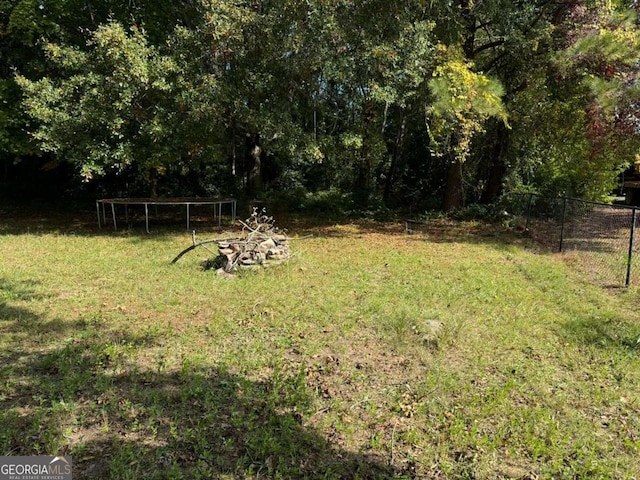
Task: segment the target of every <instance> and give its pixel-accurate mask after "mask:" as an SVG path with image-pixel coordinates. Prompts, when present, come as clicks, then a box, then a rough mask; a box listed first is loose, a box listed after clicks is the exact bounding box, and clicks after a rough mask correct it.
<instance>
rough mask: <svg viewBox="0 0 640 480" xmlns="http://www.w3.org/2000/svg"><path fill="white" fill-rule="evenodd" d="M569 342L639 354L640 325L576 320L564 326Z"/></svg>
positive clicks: (590, 319)
mask: <svg viewBox="0 0 640 480" xmlns="http://www.w3.org/2000/svg"><path fill="white" fill-rule="evenodd" d="M564 328H565V333H566V336H567V338H568V339H569V340H572V341H575V342H578V343H581V344H584V345H592V346H596V347H600V348H616V349H623V350H629V351H633V352H636V353H638V354H640V324H637V323H631V322H628V321H625V320H622V319H617V318H587V319H577V320H573V321H571V322H568V323H566V324H565V325H564Z"/></svg>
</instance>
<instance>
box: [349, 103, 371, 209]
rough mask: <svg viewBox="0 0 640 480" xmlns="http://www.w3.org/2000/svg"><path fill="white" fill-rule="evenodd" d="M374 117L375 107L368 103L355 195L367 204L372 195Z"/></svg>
mask: <svg viewBox="0 0 640 480" xmlns="http://www.w3.org/2000/svg"><path fill="white" fill-rule="evenodd" d="M373 117H374V106H373V105H372V104H371V103H370V102H366V104H365V107H364V112H363V125H362V147H361V148H360V159H359V160H360V161H359V165H358V166H357V171H356V179H355V185H354V189H353V190H354V194H355V199H356V202H358V203H360V204H365V203H366V202H367V201H368V199H369V195H370V194H371V170H372V168H371V141H372V139H371V136H372V135H371V131H370V130H371V128H372V127H371V123H372V122H373Z"/></svg>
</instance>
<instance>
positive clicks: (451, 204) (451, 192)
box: [442, 159, 464, 212]
mask: <svg viewBox="0 0 640 480" xmlns="http://www.w3.org/2000/svg"><path fill="white" fill-rule="evenodd" d="M462 207H464V188H463V185H462V162H460V160H458V159H454V160H453V162H452V163H451V165H450V166H449V171H448V172H447V186H446V188H445V191H444V202H443V204H442V209H443V210H444V211H445V212H450V211H451V210H455V209H456V208H462Z"/></svg>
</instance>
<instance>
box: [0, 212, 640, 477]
mask: <svg viewBox="0 0 640 480" xmlns="http://www.w3.org/2000/svg"><path fill="white" fill-rule="evenodd" d="M9 222H10V224H9ZM90 222H91V220H90V219H86V220H85V219H82V218H81V219H76V220H75V221H74V220H70V221H69V222H67V223H60V220H58V224H57V226H56V227H55V228H53V227H52V223H51V222H48V221H47V219H46V218H43V219H36V220H34V219H33V218H30V219H24V220H22V219H20V218H18V219H16V218H14V219H12V220H11V221H9V220H7V221H5V223H4V224H2V225H0V234H2V235H1V236H0V252H2V261H1V262H0V333H1V335H0V381H1V383H0V425H2V426H3V428H2V429H0V454H12V455H35V454H54V453H65V454H69V455H72V456H73V458H74V464H75V472H74V473H75V474H76V475H77V477H78V478H96V479H102V478H118V479H120V478H122V479H126V478H131V479H134V478H189V479H191V478H336V479H337V478H372V479H373V478H434V479H436V478H437V479H444V478H451V479H459V478H474V479H494V478H504V479H506V478H520V479H526V478H567V479H569V478H571V479H574V478H616V479H618V478H637V477H638V476H640V467H639V466H638V460H637V459H638V455H639V454H640V395H639V394H640V358H639V354H640V345H639V342H638V340H640V323H638V315H637V301H638V290H636V289H631V290H629V291H624V292H621V293H617V294H615V295H612V294H611V293H607V292H605V291H603V290H601V289H599V288H597V287H595V286H592V285H591V284H589V283H587V282H586V281H585V280H584V279H583V278H581V275H580V274H579V273H578V272H575V271H574V270H572V268H571V266H570V265H568V264H567V263H566V262H564V261H563V259H562V257H559V256H556V255H553V254H547V253H541V252H536V251H534V250H533V249H531V248H528V247H527V245H526V244H525V243H523V242H521V241H520V240H519V239H517V238H516V237H512V236H510V235H509V234H508V233H506V232H501V231H496V230H495V229H493V228H492V227H487V226H483V225H481V224H475V223H445V222H433V223H431V224H430V225H428V226H427V228H425V229H423V231H421V232H418V233H416V234H414V235H407V234H405V230H404V225H390V224H389V225H379V224H364V223H363V224H353V225H332V226H313V227H311V226H309V225H308V224H301V223H296V222H295V221H294V220H293V219H292V220H290V223H288V224H287V225H286V226H288V227H289V230H290V231H289V233H290V234H294V233H299V234H300V235H301V236H302V235H305V234H313V237H311V238H306V239H300V240H297V241H296V240H294V241H293V251H294V253H295V256H294V258H293V259H292V260H291V261H290V262H288V263H287V264H285V265H281V266H278V267H274V268H271V269H269V270H266V271H259V272H250V273H246V274H243V275H239V276H238V277H237V278H234V279H232V280H228V279H224V278H221V277H217V276H216V275H215V274H213V273H212V272H210V271H209V272H203V271H201V270H200V269H199V266H198V262H199V261H200V260H201V259H202V258H203V256H207V253H206V252H204V251H199V252H193V253H190V254H188V255H187V256H185V257H184V258H183V259H182V260H180V262H179V263H177V264H176V265H170V264H169V263H170V261H171V259H172V258H173V257H174V256H175V255H176V254H177V253H178V252H179V251H181V250H182V249H183V248H184V247H186V246H187V245H188V244H189V242H190V236H188V235H186V234H183V233H180V232H178V233H175V232H168V231H166V230H165V231H161V230H160V233H152V234H151V235H145V234H142V233H139V234H138V233H135V232H134V233H131V232H129V233H127V232H124V233H118V234H113V233H112V232H108V231H106V230H104V231H102V232H97V231H94V229H93V227H92V226H91V223H90ZM279 223H283V224H284V222H279ZM211 236H213V234H211Z"/></svg>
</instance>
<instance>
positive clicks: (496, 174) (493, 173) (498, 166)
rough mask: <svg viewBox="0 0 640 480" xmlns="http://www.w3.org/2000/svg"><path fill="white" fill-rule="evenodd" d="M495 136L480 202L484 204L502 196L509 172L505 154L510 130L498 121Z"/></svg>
mask: <svg viewBox="0 0 640 480" xmlns="http://www.w3.org/2000/svg"><path fill="white" fill-rule="evenodd" d="M495 138H496V141H495V144H494V147H493V152H492V158H491V166H490V167H489V175H488V177H487V183H486V185H485V187H484V190H483V191H482V196H481V197H480V203H484V204H489V203H493V202H495V201H496V200H497V198H498V197H499V196H500V194H501V193H502V181H503V179H504V176H505V174H506V173H507V165H506V162H505V159H504V156H505V154H506V152H507V145H508V143H509V130H508V129H507V127H506V126H505V124H504V123H503V122H499V123H498V127H497V129H496V132H495Z"/></svg>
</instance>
